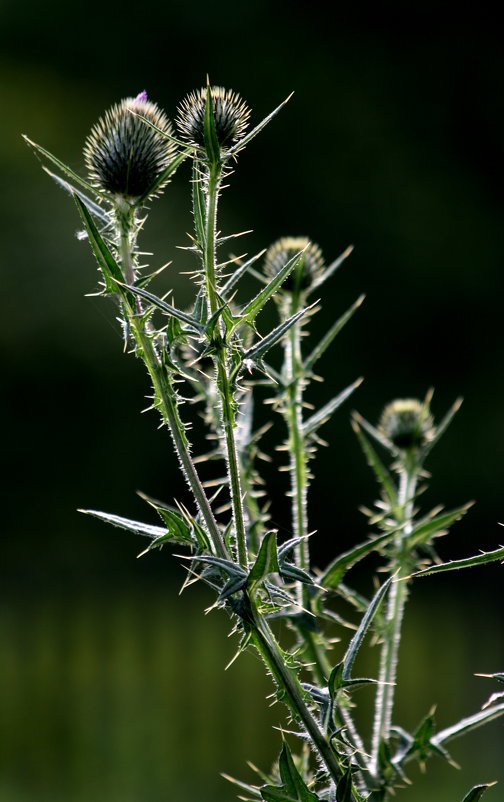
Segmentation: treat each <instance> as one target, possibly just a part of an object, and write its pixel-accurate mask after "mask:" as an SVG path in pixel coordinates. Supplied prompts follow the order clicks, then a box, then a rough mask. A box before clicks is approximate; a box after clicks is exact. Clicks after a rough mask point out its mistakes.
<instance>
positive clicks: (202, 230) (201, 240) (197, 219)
mask: <svg viewBox="0 0 504 802" xmlns="http://www.w3.org/2000/svg"><path fill="white" fill-rule="evenodd" d="M192 201H193V214H194V229H195V231H196V239H197V241H198V245H199V247H200V249H201V250H202V251H203V250H204V249H205V245H206V202H205V193H204V192H203V176H202V175H201V172H200V168H199V165H198V161H197V160H196V159H195V160H194V161H193V169H192Z"/></svg>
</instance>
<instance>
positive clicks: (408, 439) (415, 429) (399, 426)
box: [379, 398, 434, 450]
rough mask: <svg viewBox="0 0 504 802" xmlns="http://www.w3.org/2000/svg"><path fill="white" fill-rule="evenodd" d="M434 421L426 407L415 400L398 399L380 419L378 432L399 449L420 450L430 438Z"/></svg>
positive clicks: (388, 406) (387, 408)
mask: <svg viewBox="0 0 504 802" xmlns="http://www.w3.org/2000/svg"><path fill="white" fill-rule="evenodd" d="M433 428H434V421H433V419H432V415H431V414H430V413H429V411H428V409H427V408H426V405H425V404H423V403H422V402H421V401H418V399H416V398H398V399H396V400H395V401H392V402H391V403H390V404H388V405H387V406H386V407H385V409H384V410H383V412H382V415H381V418H380V424H379V429H380V431H381V432H382V433H383V434H384V435H385V436H386V437H387V438H388V439H389V440H390V441H391V442H392V443H393V444H394V445H395V446H396V447H397V448H400V449H404V450H406V449H410V448H421V447H422V446H424V445H425V444H426V443H427V442H428V441H429V440H430V439H431V437H432V434H433Z"/></svg>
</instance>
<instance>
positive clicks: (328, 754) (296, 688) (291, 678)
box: [250, 599, 342, 784]
mask: <svg viewBox="0 0 504 802" xmlns="http://www.w3.org/2000/svg"><path fill="white" fill-rule="evenodd" d="M250 613H251V629H252V639H253V642H254V645H255V646H256V648H257V650H258V651H259V653H260V654H261V656H262V658H263V660H264V662H265V663H266V665H267V667H268V668H269V670H270V671H271V673H272V675H273V677H274V679H275V680H276V682H277V684H278V685H279V687H280V689H281V690H282V691H283V693H284V701H285V702H286V703H287V705H288V706H289V708H290V710H291V712H292V713H293V715H294V716H295V718H298V719H300V721H301V722H302V723H303V725H304V727H305V729H306V732H307V733H308V735H309V736H310V738H311V740H312V742H313V745H314V746H315V748H316V750H317V751H318V753H319V755H320V758H321V760H322V762H323V763H324V765H325V767H326V769H327V771H328V773H329V775H330V777H331V778H332V780H333V781H334V782H335V783H336V784H337V783H338V780H339V779H340V778H341V775H342V769H341V767H340V765H339V763H338V760H337V758H336V755H335V754H334V752H333V750H332V748H331V746H330V744H329V741H328V740H327V737H326V735H325V734H324V732H323V731H322V729H321V728H320V725H319V724H318V722H317V720H316V719H315V717H314V716H313V715H312V713H311V712H310V710H309V708H308V706H307V704H306V702H305V700H304V698H303V690H302V688H301V686H300V684H299V681H298V679H297V678H296V677H295V675H294V673H293V671H292V669H290V668H289V666H288V665H287V664H286V662H285V660H284V658H283V656H282V652H281V649H280V647H279V645H278V643H277V642H276V640H275V636H274V635H273V633H272V631H271V629H270V627H269V625H268V623H267V622H266V619H265V618H264V616H262V615H261V614H260V613H258V611H257V609H256V608H255V605H254V602H253V600H252V599H250Z"/></svg>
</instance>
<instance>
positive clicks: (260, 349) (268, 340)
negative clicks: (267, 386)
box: [243, 305, 313, 362]
mask: <svg viewBox="0 0 504 802" xmlns="http://www.w3.org/2000/svg"><path fill="white" fill-rule="evenodd" d="M312 308H313V305H312V306H308V307H306V309H301V310H300V311H299V312H296V314H295V315H292V316H291V317H289V318H288V319H287V320H284V322H283V323H280V324H279V325H278V326H276V328H274V329H273V330H272V331H270V332H269V334H266V335H265V336H264V337H263V338H262V339H261V340H259V342H257V343H256V344H255V345H253V346H252V347H251V348H249V349H248V350H247V351H245V352H244V354H243V358H244V360H245V359H248V360H251V361H252V362H256V361H260V360H261V358H262V357H263V356H264V354H265V353H266V352H267V351H269V349H270V348H271V347H272V346H273V345H275V344H276V343H277V342H278V341H279V340H281V339H282V337H283V336H284V334H286V332H288V331H289V329H290V328H292V326H293V325H294V324H295V323H297V322H298V320H299V319H300V318H302V317H303V315H305V314H306V313H307V312H308V311H309V310H310V309H312Z"/></svg>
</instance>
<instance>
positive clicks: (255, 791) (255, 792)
mask: <svg viewBox="0 0 504 802" xmlns="http://www.w3.org/2000/svg"><path fill="white" fill-rule="evenodd" d="M221 777H224V779H225V780H227V781H228V782H230V783H233V785H236V786H237V787H238V788H240V789H241V790H242V791H246V792H247V793H248V794H251V795H252V797H253V799H261V792H260V790H259V788H257V787H256V786H255V785H247V783H244V782H242V781H241V780H237V779H236V778H235V777H231V776H230V775H229V774H224V772H221Z"/></svg>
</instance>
